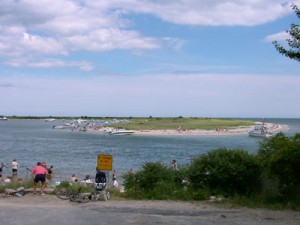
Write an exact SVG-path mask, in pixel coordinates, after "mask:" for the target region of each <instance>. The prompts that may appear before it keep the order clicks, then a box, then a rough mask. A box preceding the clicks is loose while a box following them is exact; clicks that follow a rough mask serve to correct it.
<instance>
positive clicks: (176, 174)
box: [123, 162, 188, 199]
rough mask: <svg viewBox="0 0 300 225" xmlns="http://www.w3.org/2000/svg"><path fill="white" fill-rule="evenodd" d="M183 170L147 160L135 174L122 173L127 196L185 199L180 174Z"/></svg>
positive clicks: (185, 195)
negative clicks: (176, 169) (175, 169)
mask: <svg viewBox="0 0 300 225" xmlns="http://www.w3.org/2000/svg"><path fill="white" fill-rule="evenodd" d="M182 174H183V172H181V171H180V170H178V171H174V170H173V169H171V168H169V167H166V166H164V165H162V164H161V163H153V162H147V163H145V164H144V165H143V168H142V169H141V170H140V171H138V172H137V173H136V174H129V173H128V174H125V175H124V183H123V184H124V187H125V191H126V196H127V197H132V198H136V199H143V198H146V199H178V198H179V199H187V198H188V194H186V190H184V188H183V185H182V184H181V183H182V178H181V176H183V175H182Z"/></svg>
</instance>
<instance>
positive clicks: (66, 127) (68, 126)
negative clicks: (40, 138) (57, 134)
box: [53, 123, 78, 129]
mask: <svg viewBox="0 0 300 225" xmlns="http://www.w3.org/2000/svg"><path fill="white" fill-rule="evenodd" d="M77 127H78V125H76V124H73V123H64V124H63V125H54V126H53V128H54V129H75V128H77Z"/></svg>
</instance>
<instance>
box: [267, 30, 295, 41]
mask: <svg viewBox="0 0 300 225" xmlns="http://www.w3.org/2000/svg"><path fill="white" fill-rule="evenodd" d="M290 37H291V36H290V35H289V33H287V32H285V31H283V32H279V33H276V34H271V35H268V36H267V37H265V40H266V41H268V42H272V41H285V40H286V39H288V38H290Z"/></svg>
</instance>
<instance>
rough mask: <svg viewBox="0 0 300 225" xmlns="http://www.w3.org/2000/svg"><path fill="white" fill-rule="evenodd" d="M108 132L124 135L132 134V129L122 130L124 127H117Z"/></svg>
mask: <svg viewBox="0 0 300 225" xmlns="http://www.w3.org/2000/svg"><path fill="white" fill-rule="evenodd" d="M109 133H110V134H113V135H126V134H133V133H134V131H132V130H124V129H117V130H112V131H110V132H109Z"/></svg>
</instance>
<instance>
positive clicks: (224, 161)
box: [189, 149, 260, 196]
mask: <svg viewBox="0 0 300 225" xmlns="http://www.w3.org/2000/svg"><path fill="white" fill-rule="evenodd" d="M259 172H260V170H259V166H258V164H257V163H256V160H255V157H254V156H253V155H250V154H249V153H248V152H246V151H243V150H227V149H217V150H214V151H210V152H207V153H206V154H203V155H200V156H198V157H196V158H194V160H193V161H192V164H191V166H190V175H189V176H190V181H191V185H192V188H193V190H194V191H196V192H197V191H198V190H199V189H206V190H209V191H210V192H211V194H213V195H216V194H223V195H225V196H226V195H230V196H232V195H235V194H247V195H248V194H251V193H254V192H255V191H256V189H257V186H258V181H259V180H258V177H259Z"/></svg>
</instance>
